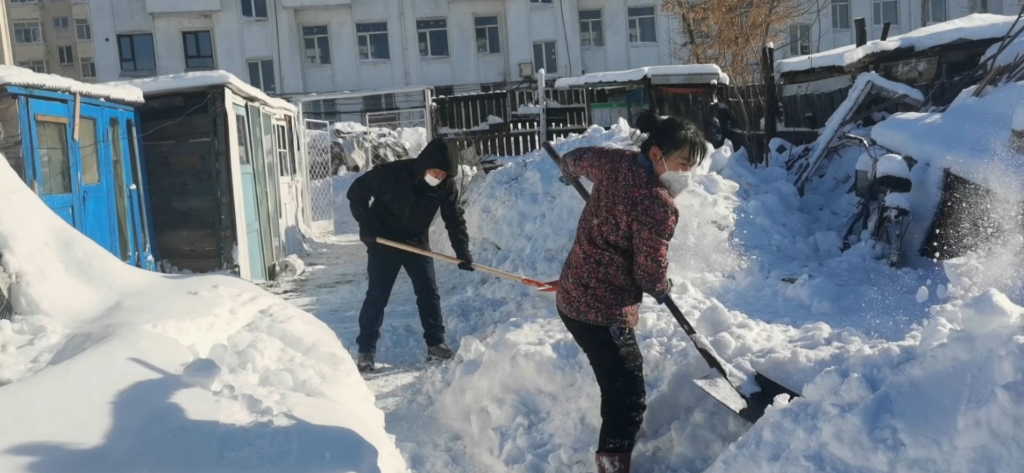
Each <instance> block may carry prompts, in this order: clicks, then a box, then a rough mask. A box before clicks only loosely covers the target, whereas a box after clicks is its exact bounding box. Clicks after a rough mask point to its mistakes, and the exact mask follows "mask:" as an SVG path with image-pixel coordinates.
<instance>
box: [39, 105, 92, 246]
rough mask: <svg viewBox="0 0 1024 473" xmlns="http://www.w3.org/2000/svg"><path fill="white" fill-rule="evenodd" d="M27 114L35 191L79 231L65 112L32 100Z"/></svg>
mask: <svg viewBox="0 0 1024 473" xmlns="http://www.w3.org/2000/svg"><path fill="white" fill-rule="evenodd" d="M29 112H30V114H31V115H30V117H29V120H30V122H31V125H30V128H31V131H32V148H33V151H34V152H33V154H34V156H33V161H35V163H34V164H35V168H36V170H37V172H36V173H35V176H36V179H35V183H34V187H35V188H36V189H35V190H36V192H37V193H38V194H39V196H40V197H41V198H42V199H43V202H45V203H46V205H47V206H48V207H50V208H51V209H53V211H54V212H56V213H57V215H60V217H61V218H63V219H64V221H65V222H68V224H69V225H72V226H74V227H76V228H79V229H81V227H80V226H78V225H76V222H75V216H76V214H77V213H78V210H76V207H77V205H76V199H75V197H74V195H75V190H77V189H76V188H77V187H78V182H77V181H78V179H77V178H76V177H77V174H78V169H77V166H75V167H74V168H73V167H72V165H73V162H72V159H71V147H70V141H71V132H70V128H69V127H68V123H69V122H68V119H67V112H68V108H67V106H66V105H65V104H62V103H57V102H47V101H43V100H32V101H31V103H30V105H29Z"/></svg>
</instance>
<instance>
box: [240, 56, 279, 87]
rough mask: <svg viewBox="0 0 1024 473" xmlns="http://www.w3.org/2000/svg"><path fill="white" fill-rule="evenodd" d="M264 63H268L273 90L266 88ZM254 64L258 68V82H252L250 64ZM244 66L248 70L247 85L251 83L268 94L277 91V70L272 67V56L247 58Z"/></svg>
mask: <svg viewBox="0 0 1024 473" xmlns="http://www.w3.org/2000/svg"><path fill="white" fill-rule="evenodd" d="M266 63H270V79H271V80H272V81H273V90H267V84H266V82H267V69H266ZM254 65H255V66H256V67H257V68H258V72H259V76H258V78H259V84H254V83H253V76H252V66H254ZM245 68H246V70H248V72H249V85H252V86H253V87H256V88H257V89H260V90H262V91H263V92H265V93H268V94H276V93H277V71H276V70H275V69H274V59H273V58H265V59H249V60H248V61H245Z"/></svg>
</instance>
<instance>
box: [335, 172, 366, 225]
mask: <svg viewBox="0 0 1024 473" xmlns="http://www.w3.org/2000/svg"><path fill="white" fill-rule="evenodd" d="M361 175H362V173H358V172H346V173H342V174H341V175H338V176H334V178H333V181H332V185H333V186H334V234H335V235H348V234H353V233H359V223H358V222H356V220H355V219H354V218H353V217H352V209H351V208H350V207H349V204H348V196H347V194H348V188H349V187H352V182H353V181H355V180H356V178H358V177H359V176H361Z"/></svg>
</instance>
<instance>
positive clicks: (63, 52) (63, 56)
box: [57, 46, 75, 66]
mask: <svg viewBox="0 0 1024 473" xmlns="http://www.w3.org/2000/svg"><path fill="white" fill-rule="evenodd" d="M57 64H60V65H62V66H73V65H74V64H75V49H74V48H72V47H71V46H57Z"/></svg>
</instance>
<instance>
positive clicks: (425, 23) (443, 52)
mask: <svg viewBox="0 0 1024 473" xmlns="http://www.w3.org/2000/svg"><path fill="white" fill-rule="evenodd" d="M416 31H417V33H418V34H419V39H420V56H421V57H445V56H447V55H448V20H418V21H416Z"/></svg>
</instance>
